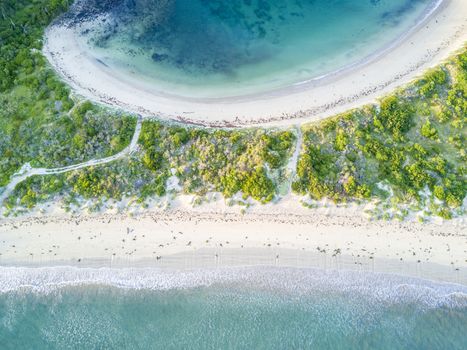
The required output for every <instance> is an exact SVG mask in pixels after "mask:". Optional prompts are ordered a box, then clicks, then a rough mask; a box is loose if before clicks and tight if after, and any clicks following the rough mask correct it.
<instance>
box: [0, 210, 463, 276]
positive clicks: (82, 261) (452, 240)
mask: <svg viewBox="0 0 467 350" xmlns="http://www.w3.org/2000/svg"><path fill="white" fill-rule="evenodd" d="M356 210H357V208H356ZM0 254H1V255H0V264H1V265H11V264H13V265H24V264H33V265H38V264H39V265H44V264H46V265H47V264H67V265H68V264H70V263H71V264H74V265H76V264H77V265H82V266H112V262H113V263H114V264H117V265H119V266H128V265H129V266H135V265H136V266H138V264H139V263H140V262H142V264H143V265H144V266H146V265H151V264H161V263H166V262H173V263H174V264H175V266H177V267H195V266H212V265H213V264H216V265H217V264H219V263H222V264H223V265H242V266H244V265H258V264H259V265H274V264H276V265H277V264H279V265H282V266H294V265H299V266H312V267H322V268H323V267H324V268H329V267H331V268H342V267H344V268H348V267H352V265H353V266H355V267H357V268H360V267H362V268H364V269H367V270H368V269H372V270H376V271H383V272H391V273H400V274H409V275H417V276H423V277H430V278H431V277H433V278H436V279H442V280H449V281H454V282H460V283H466V284H467V228H466V226H465V224H463V223H460V224H459V223H455V222H446V223H440V224H433V223H432V224H418V223H398V222H370V221H368V219H367V218H365V217H363V216H362V215H359V214H358V213H356V212H355V211H352V210H351V209H337V210H334V211H332V212H330V215H327V213H326V211H324V210H308V209H303V210H302V211H299V213H296V214H292V212H291V211H290V210H289V208H287V207H284V206H279V207H277V210H271V209H260V210H258V211H254V212H253V213H247V214H244V215H242V214H238V212H237V213H235V211H234V210H233V209H232V210H222V209H218V210H216V208H214V207H210V206H209V205H208V206H205V207H202V208H200V209H193V210H191V211H187V210H181V209H173V210H166V211H155V210H149V211H145V212H142V213H140V214H138V215H135V216H130V215H128V214H115V213H108V214H99V215H95V216H91V215H81V216H79V217H70V216H68V215H57V214H53V215H51V214H47V215H46V216H43V217H40V216H38V215H37V214H36V215H34V216H33V217H31V218H22V219H21V218H20V219H4V220H2V221H1V222H0ZM148 262H149V263H148ZM169 265H170V264H169ZM172 267H173V266H172Z"/></svg>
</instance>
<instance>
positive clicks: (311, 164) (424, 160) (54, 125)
mask: <svg viewBox="0 0 467 350" xmlns="http://www.w3.org/2000/svg"><path fill="white" fill-rule="evenodd" d="M68 6H69V2H68V1H66V0H61V1H60V0H35V1H26V0H14V1H13V0H6V1H3V2H2V4H0V194H1V193H2V189H4V188H5V187H6V186H7V184H8V183H9V181H10V179H11V178H12V176H13V175H14V174H15V173H16V172H18V171H19V170H20V169H21V168H22V166H23V165H24V164H26V163H29V164H30V165H31V166H32V167H47V168H51V167H58V166H66V165H70V164H77V163H81V162H84V161H87V160H90V159H97V158H103V157H107V156H110V155H112V154H115V153H117V152H119V151H121V150H122V149H124V148H125V147H126V146H127V145H128V144H129V142H130V140H131V138H132V135H133V132H134V129H135V125H136V119H137V116H135V115H130V114H128V113H125V112H123V111H117V110H113V109H109V108H106V107H103V106H100V105H96V104H94V103H92V102H89V101H85V100H83V99H81V98H80V97H79V96H73V94H72V93H71V91H70V89H69V88H68V87H67V86H66V85H65V84H64V83H63V82H62V81H61V80H60V78H59V77H58V76H57V74H56V73H55V72H54V71H52V70H51V68H50V67H49V65H48V64H47V62H46V59H45V58H44V57H43V56H42V54H41V47H42V38H43V34H44V30H45V28H46V27H47V25H49V24H50V22H51V21H52V20H53V19H54V18H56V17H58V16H59V15H60V14H61V13H63V12H65V11H66V10H67V8H68ZM466 119H467V50H464V51H463V52H461V53H458V54H456V55H455V56H453V57H452V59H450V60H449V61H448V62H446V63H445V64H443V65H441V66H439V67H437V68H435V69H433V70H430V71H429V72H427V73H426V74H425V75H424V76H423V77H421V78H420V79H418V80H417V81H415V82H413V83H412V84H410V85H409V86H406V87H405V88H403V89H400V90H399V91H396V92H394V93H393V94H392V95H390V96H386V97H384V98H383V99H382V100H381V101H379V102H378V103H375V104H373V105H368V106H365V107H362V108H359V109H356V110H353V111H350V112H348V113H345V114H343V115H339V116H336V117H334V118H330V119H327V120H324V121H321V122H317V123H312V124H306V125H303V126H302V128H301V130H300V134H303V142H302V143H299V142H297V141H300V140H301V137H298V136H299V133H298V130H296V129H288V130H287V129H277V128H249V129H206V128H200V127H193V126H185V125H181V124H176V123H169V122H163V121H159V120H155V119H154V120H151V119H146V120H145V121H144V122H143V128H142V132H141V136H140V138H139V148H138V151H137V152H134V153H132V154H131V155H130V156H128V157H126V158H125V159H120V160H116V161H115V162H113V163H110V164H106V165H102V166H95V167H88V168H85V169H81V170H77V171H71V172H69V173H65V174H60V175H47V176H33V177H30V178H28V179H26V180H25V181H24V182H21V183H20V184H18V185H17V186H16V188H15V190H14V191H13V192H12V193H11V194H10V195H9V196H8V197H7V198H6V199H5V201H4V203H3V205H4V207H5V208H6V213H7V214H11V213H20V212H22V211H24V210H28V209H30V208H33V207H35V206H36V205H37V204H38V203H40V202H44V201H50V200H55V201H61V202H62V203H63V205H64V206H65V207H66V208H73V207H74V205H75V207H76V208H78V207H79V205H80V203H81V202H82V201H83V199H84V200H91V201H92V202H93V203H95V206H94V207H95V208H99V207H100V206H101V205H102V203H104V202H105V201H106V200H110V199H115V200H121V199H123V198H132V199H133V201H134V202H137V203H140V204H141V205H143V206H144V205H145V203H146V202H147V201H148V200H149V199H154V198H159V197H162V196H165V195H167V194H171V193H175V192H177V193H185V194H195V195H196V196H197V198H198V202H200V201H202V200H203V198H204V196H205V195H206V194H207V193H210V192H220V193H222V195H223V196H224V197H225V198H226V199H229V200H230V201H231V203H243V204H245V203H246V200H248V199H249V198H251V199H253V200H254V201H258V202H261V203H267V202H271V201H277V200H279V199H280V197H281V196H283V195H285V194H287V192H288V187H289V186H288V184H290V182H292V181H293V183H292V190H293V192H295V193H296V194H299V195H302V196H303V198H304V199H303V203H304V205H307V206H310V207H313V206H314V205H316V201H318V200H321V199H323V198H328V199H331V200H333V201H335V202H337V203H342V202H353V201H358V202H361V201H373V202H376V203H379V205H378V206H377V209H376V210H375V211H374V212H373V215H374V216H375V217H378V218H393V217H398V218H403V217H405V216H406V215H407V214H408V213H409V212H419V211H422V212H423V215H424V216H426V217H428V216H432V215H438V216H441V217H443V218H451V217H453V216H458V215H463V214H464V211H465V208H464V207H463V201H464V199H465V197H466V194H467V183H466V176H467V174H466V171H467V169H466V166H467V159H466V157H467V156H466V149H467V143H466V136H467V127H466ZM297 146H298V147H301V148H300V153H299V157H298V162H297V165H296V167H294V168H296V169H292V170H291V169H289V162H290V160H291V158H292V155H293V153H294V151H295V148H296V147H297ZM231 198H235V200H232V199H231ZM297 200H298V199H297Z"/></svg>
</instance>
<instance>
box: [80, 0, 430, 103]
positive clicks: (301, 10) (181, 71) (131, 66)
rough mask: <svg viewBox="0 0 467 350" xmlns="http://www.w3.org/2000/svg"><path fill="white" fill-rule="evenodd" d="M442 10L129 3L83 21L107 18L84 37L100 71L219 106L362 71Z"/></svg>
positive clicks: (211, 1)
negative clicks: (347, 69)
mask: <svg viewBox="0 0 467 350" xmlns="http://www.w3.org/2000/svg"><path fill="white" fill-rule="evenodd" d="M93 2H94V0H88V1H87V3H93ZM97 3H98V4H99V3H100V2H97ZM434 3H435V1H434V0H269V1H265V0H230V1H224V0H132V1H129V0H119V1H112V2H103V4H101V5H95V4H94V6H90V5H86V6H84V8H85V10H84V11H78V10H75V12H76V13H77V18H80V19H83V18H85V17H86V16H88V15H89V12H93V13H96V11H97V12H98V13H99V14H101V15H102V16H101V17H97V16H96V15H92V16H91V18H92V19H96V18H98V20H96V21H94V22H92V25H87V26H86V27H85V28H86V29H83V30H82V31H81V41H82V43H83V45H84V46H86V47H87V50H88V51H89V52H90V53H91V54H92V55H93V56H94V57H95V58H96V59H97V60H98V61H97V60H96V62H99V63H100V64H103V65H105V66H107V67H108V68H110V69H112V70H113V72H114V73H116V74H120V75H121V76H122V77H125V78H129V79H130V78H131V79H135V78H136V79H138V80H139V81H140V82H144V83H146V84H147V85H148V86H153V87H154V86H157V87H158V88H159V89H160V91H161V92H163V93H168V94H176V95H182V96H186V97H204V98H209V97H227V96H235V95H245V94H250V93H258V92H264V91H269V90H273V89H278V88H283V87H286V86H289V85H291V84H295V83H301V82H304V81H308V80H310V79H314V78H317V77H320V76H323V75H325V74H328V73H330V72H334V71H336V70H339V69H341V68H342V67H344V66H348V65H352V64H356V63H357V62H360V61H362V60H364V59H365V58H368V57H369V56H371V55H372V54H374V53H375V52H376V51H378V50H381V49H382V48H384V47H387V46H388V45H389V44H390V43H392V42H394V41H395V40H396V39H397V38H400V37H401V35H403V33H406V32H407V31H408V29H409V28H412V27H414V26H415V24H416V23H418V22H419V20H420V19H421V18H423V16H424V15H426V13H427V12H429V11H428V10H429V8H431V7H433V6H434ZM79 8H80V9H82V7H79ZM96 8H97V10H96ZM104 17H105V19H103V18H104Z"/></svg>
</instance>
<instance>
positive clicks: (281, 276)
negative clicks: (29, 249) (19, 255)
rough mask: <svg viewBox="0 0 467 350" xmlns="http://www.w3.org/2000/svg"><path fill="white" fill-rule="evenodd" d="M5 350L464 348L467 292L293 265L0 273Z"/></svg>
mask: <svg viewBox="0 0 467 350" xmlns="http://www.w3.org/2000/svg"><path fill="white" fill-rule="evenodd" d="M0 282H1V283H0V285H1V293H0V344H2V349H22V348H27V349H29V348H30V349H40V348H47V349H67V348H85V349H102V348H125V349H147V348H156V349H162V348H166V349H284V348H302V349H303V348H313V349H330V348H332V349H365V348H368V349H463V348H464V346H465V344H467V334H466V332H465V329H467V287H466V286H461V285H453V284H443V283H435V282H429V281H424V280H419V279H413V278H407V277H399V276H392V275H383V274H372V273H358V272H350V271H348V272H342V271H341V272H336V271H324V270H316V269H292V268H267V267H258V268H223V269H213V270H206V269H205V270H193V271H184V272H183V271H179V272H177V273H174V272H173V271H170V270H158V269H114V270H111V269H84V268H81V269H78V268H65V267H64V268H60V267H51V268H36V269H34V268H32V269H31V268H0Z"/></svg>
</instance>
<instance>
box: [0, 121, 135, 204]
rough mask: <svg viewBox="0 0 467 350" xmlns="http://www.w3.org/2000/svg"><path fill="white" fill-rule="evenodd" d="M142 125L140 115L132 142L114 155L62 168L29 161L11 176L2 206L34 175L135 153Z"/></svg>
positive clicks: (91, 164)
mask: <svg viewBox="0 0 467 350" xmlns="http://www.w3.org/2000/svg"><path fill="white" fill-rule="evenodd" d="M141 127H142V118H141V117H138V121H137V123H136V127H135V132H134V134H133V137H132V139H131V142H130V144H129V145H128V146H127V147H126V148H124V149H123V150H122V151H120V152H118V153H116V154H114V155H113V156H110V157H106V158H100V159H91V160H89V161H87V162H84V163H79V164H74V165H69V166H66V167H61V168H50V169H47V168H33V167H31V165H30V164H29V163H26V164H24V165H23V166H22V167H21V169H20V170H19V171H18V172H17V173H16V174H14V175H13V176H12V177H11V180H10V183H9V184H8V185H7V186H6V187H5V189H4V190H3V192H2V193H1V194H0V206H1V203H3V201H4V200H5V199H6V198H8V196H9V195H10V194H11V193H12V192H13V191H14V189H15V187H16V185H18V184H19V183H21V182H23V181H25V180H26V179H28V178H30V177H31V176H34V175H55V174H63V173H67V172H70V171H74V170H79V169H83V168H87V167H90V166H97V165H103V164H107V163H111V162H114V161H116V160H118V159H120V158H124V157H126V156H127V155H129V154H131V153H133V152H134V151H135V150H136V148H137V145H138V139H139V135H140V133H141Z"/></svg>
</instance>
